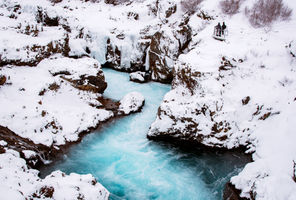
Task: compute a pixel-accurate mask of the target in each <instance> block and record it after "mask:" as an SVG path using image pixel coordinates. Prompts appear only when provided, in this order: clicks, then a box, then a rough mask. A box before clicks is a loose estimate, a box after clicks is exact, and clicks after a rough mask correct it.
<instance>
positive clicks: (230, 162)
mask: <svg viewBox="0 0 296 200" xmlns="http://www.w3.org/2000/svg"><path fill="white" fill-rule="evenodd" d="M104 73H105V76H106V79H107V82H108V89H107V90H106V91H105V93H104V95H105V96H106V97H109V98H112V99H116V100H120V99H121V98H122V97H123V96H124V95H125V94H127V93H128V92H131V91H138V92H141V93H142V94H143V95H144V96H145V99H146V101H145V106H144V108H143V110H142V112H141V113H137V114H133V115H130V116H127V117H124V118H120V119H116V120H113V121H111V122H109V123H107V124H105V125H103V127H102V128H100V129H99V130H98V131H95V132H94V133H92V134H88V135H87V136H85V137H84V138H83V140H82V142H81V143H79V144H77V145H73V146H72V147H71V148H70V149H69V151H68V153H66V155H65V156H64V157H63V158H62V159H59V160H57V161H55V162H54V163H53V164H52V165H49V166H46V167H44V168H42V169H41V174H42V176H45V175H48V174H49V173H50V172H52V171H53V170H57V169H59V170H62V171H64V172H66V173H68V174H69V173H71V172H76V173H80V174H88V173H91V174H92V175H94V176H95V177H96V178H97V179H98V181H99V182H100V183H102V184H103V185H104V186H105V187H106V188H107V189H108V190H109V191H110V193H111V195H110V199H114V200H116V199H130V200H132V199H133V200H145V199H163V200H181V199H182V200H183V199H184V200H190V199H192V200H193V199H194V200H195V199H196V200H211V199H213V200H214V199H222V193H223V188H224V185H225V183H226V182H227V181H229V179H230V177H232V176H234V175H236V174H238V173H239V171H240V170H241V169H242V167H243V166H244V165H245V164H246V163H247V162H249V157H247V156H245V155H243V154H242V153H234V152H226V153H225V152H223V153H222V152H204V151H200V150H192V149H191V150H188V149H184V148H179V147H176V146H174V145H170V144H167V143H161V142H154V141H149V140H148V139H147V138H146V133H147V131H148V129H149V126H150V124H151V123H152V122H153V121H154V120H155V117H156V113H157V109H158V106H159V105H160V103H161V101H162V98H163V96H164V95H165V94H166V93H167V92H168V91H169V90H170V86H169V85H164V84H159V83H147V84H138V83H133V82H130V81H129V77H128V74H126V73H121V72H116V71H113V70H110V69H104Z"/></svg>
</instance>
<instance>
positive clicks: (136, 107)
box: [118, 92, 145, 115]
mask: <svg viewBox="0 0 296 200" xmlns="http://www.w3.org/2000/svg"><path fill="white" fill-rule="evenodd" d="M144 103H145V98H144V96H143V95H142V94H141V93H139V92H131V93H128V94H127V95H125V96H124V97H123V99H122V100H120V105H119V109H118V111H119V113H120V114H124V115H128V114H130V113H133V112H139V111H140V110H141V108H142V107H143V106H144Z"/></svg>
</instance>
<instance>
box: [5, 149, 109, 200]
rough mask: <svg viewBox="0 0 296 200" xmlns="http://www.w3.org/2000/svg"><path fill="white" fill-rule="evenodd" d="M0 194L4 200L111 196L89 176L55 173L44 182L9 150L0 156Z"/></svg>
mask: <svg viewBox="0 0 296 200" xmlns="http://www.w3.org/2000/svg"><path fill="white" fill-rule="evenodd" d="M0 160H1V162H0V180H1V183H0V192H1V195H2V197H4V198H5V199H45V198H46V199H69V200H70V199H79V198H84V199H100V200H107V199H108V197H109V192H108V191H107V190H106V189H105V188H104V187H103V186H102V185H101V184H99V183H98V182H97V181H96V179H95V178H94V177H93V176H92V175H90V174H88V175H78V174H74V173H72V174H70V175H66V174H64V173H63V172H61V171H55V172H52V173H51V174H50V175H48V176H47V177H45V178H44V179H40V178H39V177H38V173H39V172H38V171H37V170H35V169H29V168H28V167H27V165H26V162H25V160H24V159H22V158H20V155H19V153H18V152H16V151H14V150H11V149H9V148H6V153H2V154H0Z"/></svg>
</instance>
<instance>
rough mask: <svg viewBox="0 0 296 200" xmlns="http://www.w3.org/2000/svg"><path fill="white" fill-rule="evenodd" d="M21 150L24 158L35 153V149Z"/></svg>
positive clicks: (31, 156)
mask: <svg viewBox="0 0 296 200" xmlns="http://www.w3.org/2000/svg"><path fill="white" fill-rule="evenodd" d="M22 152H23V154H24V155H25V158H26V159H30V158H33V157H35V156H36V155H37V154H36V152H35V151H31V150H23V151H22Z"/></svg>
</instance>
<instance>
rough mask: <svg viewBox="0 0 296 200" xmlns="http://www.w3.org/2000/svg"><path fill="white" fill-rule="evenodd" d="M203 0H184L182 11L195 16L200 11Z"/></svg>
mask: <svg viewBox="0 0 296 200" xmlns="http://www.w3.org/2000/svg"><path fill="white" fill-rule="evenodd" d="M202 1H203V0H182V1H181V9H182V10H183V11H184V12H185V13H188V14H193V13H195V12H196V10H197V9H198V5H199V4H200V3H201V2H202Z"/></svg>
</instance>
